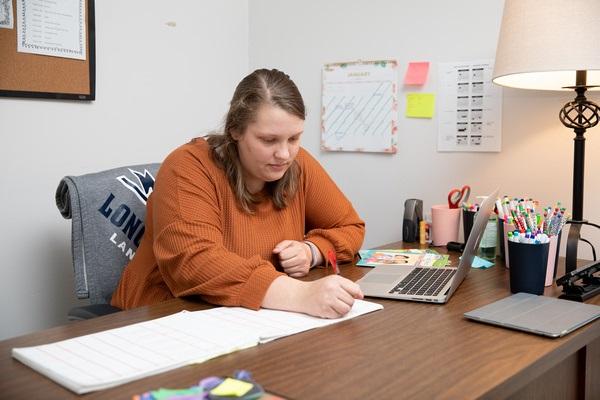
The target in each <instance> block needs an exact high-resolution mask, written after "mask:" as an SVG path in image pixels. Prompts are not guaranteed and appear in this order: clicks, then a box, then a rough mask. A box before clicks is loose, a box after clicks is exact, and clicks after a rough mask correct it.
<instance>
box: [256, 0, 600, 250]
mask: <svg viewBox="0 0 600 400" xmlns="http://www.w3.org/2000/svg"><path fill="white" fill-rule="evenodd" d="M503 5H504V1H503V0H488V1H478V0H454V1H441V0H421V1H418V2H415V1H409V0H401V1H398V0H354V1H347V0H327V1H317V0H306V1H295V0H288V1H285V0H283V1H282V0H253V1H251V2H250V67H251V68H256V67H260V66H273V67H278V68H281V69H282V70H284V71H286V72H287V73H288V74H289V75H290V76H291V77H292V79H294V80H295V81H296V83H297V84H298V86H299V88H300V90H301V92H302V93H303V95H304V99H305V102H306V103H307V106H308V112H309V115H308V118H307V120H306V129H305V136H304V138H303V141H304V145H305V147H307V148H308V149H309V150H310V151H311V152H312V153H313V154H315V155H316V156H317V157H318V158H319V159H320V161H321V162H322V164H323V165H324V166H325V168H326V169H327V170H328V171H329V173H330V174H331V175H332V176H333V177H334V179H335V181H336V182H338V184H339V186H340V187H341V188H342V190H343V191H344V192H345V193H346V194H347V195H348V197H349V198H350V199H351V200H352V201H353V203H354V205H355V207H356V208H357V209H358V211H359V214H360V215H361V216H362V217H363V218H364V219H365V220H366V223H367V236H366V239H365V244H364V246H365V247H370V246H374V245H380V244H384V243H389V242H392V241H397V240H400V239H401V237H402V230H401V228H402V213H403V208H404V200H405V199H407V198H412V197H416V198H421V199H423V200H424V207H425V209H427V210H429V209H430V207H431V205H432V204H437V203H444V202H445V199H446V194H447V193H448V190H449V189H450V188H451V187H456V186H458V185H463V184H466V183H467V184H470V185H471V186H472V188H473V192H474V193H473V194H477V195H479V194H487V193H489V192H490V191H491V190H492V189H494V188H495V187H496V186H500V189H501V190H500V191H501V193H502V194H508V195H511V196H528V197H529V196H531V197H534V198H537V199H539V200H541V201H542V202H543V205H547V204H555V202H556V201H557V200H560V201H562V203H563V204H565V205H566V206H567V207H570V206H571V191H572V163H573V161H572V159H573V150H572V149H573V141H572V138H573V136H574V135H573V133H572V131H569V130H568V129H566V128H564V127H563V126H562V125H561V123H560V121H559V120H558V111H559V109H560V108H561V107H562V105H563V104H564V103H565V102H566V101H569V100H571V99H572V98H573V97H574V95H572V94H570V93H569V94H564V93H554V92H550V93H544V92H537V91H531V92H529V91H520V90H514V89H505V90H504V102H503V103H504V105H503V107H504V108H503V121H502V123H503V137H502V151H501V152H500V153H438V152H437V151H436V143H437V119H436V118H435V117H434V118H433V119H432V120H423V119H407V118H405V117H404V107H405V100H404V97H405V93H406V92H408V91H414V90H415V89H410V90H405V88H403V87H402V85H401V82H402V79H403V77H404V73H405V71H406V66H407V63H408V62H409V61H430V62H431V67H430V73H429V79H428V82H427V84H426V85H425V86H424V87H423V88H422V89H421V90H422V91H423V92H436V91H437V72H438V69H437V66H438V64H439V63H440V62H453V61H470V60H478V59H486V58H494V56H495V51H496V42H497V38H498V33H499V28H500V21H501V16H502V9H503ZM390 58H392V59H397V60H398V61H399V63H400V68H399V76H400V78H399V79H400V86H399V88H400V91H399V109H400V116H399V138H398V153H397V154H395V155H384V154H357V153H337V152H334V153H329V152H322V151H321V150H320V149H319V137H320V132H319V127H320V122H319V121H320V106H321V67H322V65H323V64H325V63H329V62H340V61H353V60H358V59H363V60H372V59H390ZM592 99H594V100H595V101H596V102H598V99H599V97H598V95H597V94H596V95H594V96H592ZM598 135H600V127H597V128H594V129H592V130H590V131H589V132H588V134H587V135H586V138H587V149H586V151H587V152H586V158H587V163H586V181H585V184H586V193H585V204H584V216H585V217H587V218H588V219H589V220H592V221H596V222H600V208H598V207H597V205H598V204H599V202H600V179H599V178H600V175H599V174H598V170H599V167H600V160H599V156H600V142H599V141H600V138H598ZM544 203H546V204H544ZM590 237H591V238H595V242H596V243H600V235H598V234H596V235H592V236H590ZM564 242H565V241H564V240H563V245H564ZM585 250H587V249H585ZM580 255H583V256H587V257H589V255H590V253H589V252H588V251H583V249H582V250H581V251H580Z"/></svg>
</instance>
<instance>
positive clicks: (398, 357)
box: [0, 255, 600, 400]
mask: <svg viewBox="0 0 600 400" xmlns="http://www.w3.org/2000/svg"><path fill="white" fill-rule="evenodd" d="M452 257H453V259H454V262H456V256H455V255H453V256H452ZM499 263H500V261H498V264H499ZM367 271H368V269H367V268H359V267H355V266H342V273H343V274H344V275H345V276H347V277H349V278H350V279H353V280H356V279H358V278H359V277H361V276H362V275H363V274H364V273H366V272H367ZM324 274H325V271H323V270H314V271H313V272H311V274H310V279H316V278H318V277H320V276H322V275H324ZM509 294H510V292H509V290H508V271H507V270H505V269H504V267H503V266H499V265H496V266H495V267H493V268H491V269H488V270H475V269H473V270H471V271H470V273H469V275H468V276H467V278H466V279H465V281H464V282H463V283H462V285H461V287H460V288H459V289H458V291H457V292H456V293H455V294H454V296H453V297H452V299H451V300H450V302H449V303H448V304H446V305H435V304H426V303H414V302H403V301H391V300H378V299H369V300H372V301H376V302H379V303H381V304H383V305H384V307H385V309H384V310H383V311H378V312H375V313H372V314H368V315H365V316H361V317H358V318H356V319H354V320H350V321H346V322H342V323H339V324H336V325H332V326H329V327H325V328H321V329H317V330H313V331H309V332H304V333H301V334H298V335H294V336H289V337H286V338H283V339H280V340H276V341H274V342H271V343H267V344H264V345H259V346H257V347H254V348H251V349H247V350H243V351H239V352H236V353H233V354H229V355H226V356H222V357H219V358H217V359H214V360H210V361H208V362H205V363H203V364H199V365H193V366H188V367H184V368H180V369H177V370H174V371H171V372H167V373H164V374H160V375H156V376H153V377H149V378H146V379H141V380H138V381H135V382H132V383H129V384H126V385H122V386H119V387H117V388H114V389H109V390H104V391H99V392H93V393H90V394H88V395H85V396H81V397H84V398H89V399H117V398H123V399H127V398H131V396H132V395H134V394H139V393H142V392H145V391H147V390H152V389H157V388H159V387H172V388H183V387H187V386H191V385H193V384H196V383H197V382H198V380H200V379H201V378H203V377H206V376H210V375H229V374H231V373H233V371H234V370H235V369H247V370H249V371H251V372H252V374H253V376H254V378H255V379H256V380H257V381H258V382H259V383H261V384H262V385H264V387H265V388H267V389H269V390H272V391H274V392H276V393H280V394H282V395H285V396H289V397H290V398H292V399H399V398H410V399H433V398H436V399H440V398H447V399H473V398H487V399H503V398H515V399H525V398H527V399H545V400H546V399H599V398H600V379H599V377H600V320H597V321H595V322H594V323H591V324H588V325H586V326H584V327H583V328H580V329H578V330H577V331H575V332H573V333H571V334H569V335H567V336H566V337H564V338H560V339H549V338H544V337H540V336H535V335H531V334H527V333H521V332H517V331H511V330H508V329H502V328H497V327H493V326H490V325H484V324H480V323H477V322H472V321H468V320H466V319H464V318H463V316H462V314H463V313H464V312H465V311H469V310H472V309H474V308H477V307H480V306H483V305H485V304H488V303H490V302H492V301H494V300H498V299H501V298H503V297H506V296H508V295H509ZM558 294H559V289H558V288H556V287H551V288H547V289H546V295H551V296H558ZM590 303H594V304H600V296H597V297H596V298H594V299H592V300H591V301H590ZM209 307H210V306H208V305H206V304H203V303H200V302H192V301H186V300H180V299H176V300H171V301H168V302H165V303H162V304H160V305H156V306H152V307H142V308H139V309H135V310H131V311H126V312H121V313H117V314H113V315H109V316H105V317H100V318H96V319H94V320H89V321H83V322H76V323H73V324H71V325H66V326H61V327H57V328H52V329H48V330H45V331H42V332H37V333H33V334H30V335H25V336H21V337H17V338H13V339H9V340H6V341H3V342H0V397H2V398H6V399H23V398H35V399H37V398H40V399H41V398H44V399H66V398H75V397H78V396H76V395H74V394H73V393H71V392H70V391H68V390H66V389H64V388H62V387H61V386H59V385H58V384H56V383H54V382H52V381H50V380H48V379H47V378H45V377H43V376H42V375H39V374H38V373H37V372H35V371H33V370H31V369H30V368H28V367H26V366H24V365H23V364H21V363H20V362H18V361H16V360H14V359H12V358H11V356H10V350H11V348H13V347H19V346H31V345H39V344H43V343H48V342H53V341H57V340H62V339H67V338H71V337H74V336H79V335H84V334H88V333H93V332H97V331H101V330H105V329H111V328H116V327H120V326H123V325H127V324H131V323H135V322H140V321H145V320H148V319H152V318H157V317H161V316H165V315H168V314H171V313H174V312H177V311H180V310H182V309H188V310H200V309H205V308H209Z"/></svg>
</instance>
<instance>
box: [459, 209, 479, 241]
mask: <svg viewBox="0 0 600 400" xmlns="http://www.w3.org/2000/svg"><path fill="white" fill-rule="evenodd" d="M475 213H476V212H475V211H468V210H462V220H463V239H464V242H465V243H467V240H468V239H469V235H470V234H471V229H472V228H473V220H474V219H475Z"/></svg>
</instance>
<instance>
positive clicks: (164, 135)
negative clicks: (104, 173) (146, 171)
mask: <svg viewBox="0 0 600 400" xmlns="http://www.w3.org/2000/svg"><path fill="white" fill-rule="evenodd" d="M167 22H174V23H175V26H174V27H171V26H168V25H167V24H166V23H167ZM247 38H248V2H247V0H227V1H224V0H214V1H208V0H206V1H196V0H174V1H169V2H168V3H164V2H159V1H143V0H129V1H119V0H100V1H96V46H97V47H96V48H97V52H96V55H97V57H96V59H97V64H96V68H97V72H96V77H97V85H96V91H97V95H96V98H97V100H96V101H93V102H89V103H88V102H86V103H78V102H72V101H51V100H24V99H13V98H0V143H1V144H0V166H1V168H2V173H0V188H1V189H0V190H1V193H2V194H1V196H0V210H1V211H0V213H1V216H2V218H1V220H2V229H1V232H0V237H1V239H0V249H1V252H2V262H1V263H0V273H1V276H2V278H1V279H0V293H1V295H0V298H1V299H2V301H0V321H1V322H0V339H2V338H6V337H10V336H14V335H18V334H21V333H25V332H29V331H33V330H38V329H41V328H46V327H49V326H53V325H58V324H62V323H65V322H66V314H67V311H68V309H69V308H70V307H71V306H72V305H74V304H76V303H77V300H76V299H75V296H74V295H73V278H72V276H73V274H72V266H71V256H70V223H71V222H70V221H67V220H63V219H62V217H61V216H60V214H59V212H58V210H57V208H56V206H55V203H54V191H55V189H56V186H57V184H58V182H59V181H60V179H61V178H62V177H63V176H64V175H77V174H82V173H87V172H93V171H98V170H102V169H107V168H111V167H116V166H120V165H126V164H133V163H144V162H154V161H161V160H162V159H163V158H164V157H165V156H166V154H167V153H168V152H169V151H170V150H172V149H173V148H175V147H176V146H178V145H180V144H183V143H185V142H186V141H188V140H189V139H190V138H192V137H194V136H197V135H199V134H201V133H202V132H205V131H207V130H209V129H211V128H215V127H217V126H218V125H219V124H220V123H221V119H222V116H223V115H224V113H225V112H226V110H227V104H228V101H229V99H230V96H231V94H232V93H233V89H234V87H235V85H236V83H237V82H238V81H239V80H240V79H241V78H242V77H243V76H244V75H246V73H247V71H248V40H247ZM1 56H2V55H0V57H1Z"/></svg>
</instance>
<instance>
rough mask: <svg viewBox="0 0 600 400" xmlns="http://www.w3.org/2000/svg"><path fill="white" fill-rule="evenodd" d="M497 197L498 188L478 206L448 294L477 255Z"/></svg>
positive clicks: (464, 274)
mask: <svg viewBox="0 0 600 400" xmlns="http://www.w3.org/2000/svg"><path fill="white" fill-rule="evenodd" d="M497 197H498V188H496V190H494V191H493V192H492V193H490V194H489V195H488V196H487V197H486V198H485V200H483V203H481V206H480V207H479V211H478V212H477V215H476V216H475V221H474V222H473V228H471V233H470V234H469V239H468V240H467V243H466V244H465V248H464V250H463V253H462V256H461V258H460V262H459V263H458V269H457V271H456V276H455V278H454V279H453V281H452V286H450V289H449V290H448V295H451V294H452V293H453V292H454V291H455V290H456V288H457V287H458V285H460V283H461V282H462V281H463V279H465V276H466V275H467V273H468V272H469V268H471V264H473V259H474V258H475V256H476V255H477V250H479V243H480V242H481V237H482V236H483V232H484V231H485V226H486V225H487V223H488V220H489V218H490V215H491V214H492V210H493V209H494V204H495V202H496V198H497Z"/></svg>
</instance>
